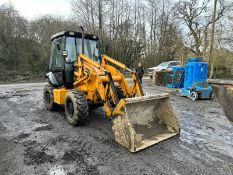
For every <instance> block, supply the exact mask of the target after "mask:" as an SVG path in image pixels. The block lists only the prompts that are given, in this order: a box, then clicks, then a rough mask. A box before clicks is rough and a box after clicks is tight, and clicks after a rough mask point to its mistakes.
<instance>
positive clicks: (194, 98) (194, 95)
mask: <svg viewBox="0 0 233 175" xmlns="http://www.w3.org/2000/svg"><path fill="white" fill-rule="evenodd" d="M190 98H191V100H193V101H196V100H197V99H198V93H196V92H194V91H193V92H192V93H191V94H190Z"/></svg>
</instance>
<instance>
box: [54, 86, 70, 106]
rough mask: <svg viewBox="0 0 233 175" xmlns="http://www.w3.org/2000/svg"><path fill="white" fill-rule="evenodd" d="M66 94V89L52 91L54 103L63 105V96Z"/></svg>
mask: <svg viewBox="0 0 233 175" xmlns="http://www.w3.org/2000/svg"><path fill="white" fill-rule="evenodd" d="M67 92H68V90H67V89H66V88H59V89H53V100H54V103H57V104H59V105H63V104H64V103H65V95H66V93H67Z"/></svg>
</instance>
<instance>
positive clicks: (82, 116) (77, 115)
mask: <svg viewBox="0 0 233 175" xmlns="http://www.w3.org/2000/svg"><path fill="white" fill-rule="evenodd" d="M65 114H66V119H67V121H68V122H69V123H70V124H71V125H72V126H76V125H77V126H80V125H83V124H84V123H85V122H86V121H87V117H88V115H89V108H88V103H87V100H86V98H85V96H84V94H83V93H82V92H81V91H79V90H75V91H69V92H67V94H66V96H65Z"/></svg>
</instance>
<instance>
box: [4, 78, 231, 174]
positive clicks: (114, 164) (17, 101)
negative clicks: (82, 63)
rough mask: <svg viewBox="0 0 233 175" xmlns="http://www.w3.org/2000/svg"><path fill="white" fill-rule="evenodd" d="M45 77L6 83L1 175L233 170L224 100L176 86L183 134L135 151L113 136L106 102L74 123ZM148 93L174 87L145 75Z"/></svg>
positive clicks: (175, 106) (175, 103)
mask: <svg viewBox="0 0 233 175" xmlns="http://www.w3.org/2000/svg"><path fill="white" fill-rule="evenodd" d="M44 85H45V84H44V83H27V84H10V85H0V175H12V174H13V175H21V174H23V175H34V174H39V175H40V174H41V175H44V174H49V175H72V174H74V175H76V174H88V175H89V174H111V175H113V174H171V175H173V174H182V175H187V174H208V175H209V174H211V175H222V174H224V175H225V174H226V175H231V174H233V126H231V125H230V123H229V121H228V120H227V118H226V116H225V115H224V113H223V111H222V109H221V108H220V105H219V103H218V101H217V99H214V100H199V101H196V102H193V101H191V100H190V99H187V98H184V97H176V96H174V95H173V94H172V93H171V94H170V96H171V102H172V106H173V109H174V111H175V113H176V115H177V117H178V120H179V123H180V125H181V134H180V136H176V137H173V138H171V139H169V140H166V141H164V142H161V143H159V144H156V145H154V146H151V147H149V148H147V149H144V150H142V151H140V152H137V153H134V154H132V153H130V152H128V150H127V149H125V148H124V147H122V146H120V145H119V144H117V143H116V142H115V140H114V137H113V134H112V131H111V126H110V122H109V120H108V119H107V118H106V117H105V115H104V111H103V109H101V108H100V109H97V110H95V111H91V114H90V117H89V121H88V122H87V124H85V125H84V126H82V127H72V126H70V125H69V124H68V123H67V122H66V120H65V114H64V112H63V110H62V109H60V110H59V111H57V112H49V111H47V110H46V109H45V107H44V104H43V100H42V90H43V86H44ZM143 89H144V91H145V92H146V94H147V95H151V94H154V93H158V92H164V91H165V92H170V91H169V90H167V89H166V88H163V87H157V86H152V85H150V83H149V80H145V81H144V84H143Z"/></svg>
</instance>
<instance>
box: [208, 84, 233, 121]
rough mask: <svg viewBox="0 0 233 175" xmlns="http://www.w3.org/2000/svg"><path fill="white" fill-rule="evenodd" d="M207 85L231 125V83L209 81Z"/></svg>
mask: <svg viewBox="0 0 233 175" xmlns="http://www.w3.org/2000/svg"><path fill="white" fill-rule="evenodd" d="M208 83H210V84H211V86H212V88H213V90H214V94H215V95H216V96H217V98H218V101H219V103H220V105H221V106H222V108H223V111H224V113H225V114H226V116H227V118H228V120H229V121H230V122H231V124H232V125H233V106H232V104H233V81H230V80H218V79H209V80H208Z"/></svg>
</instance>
